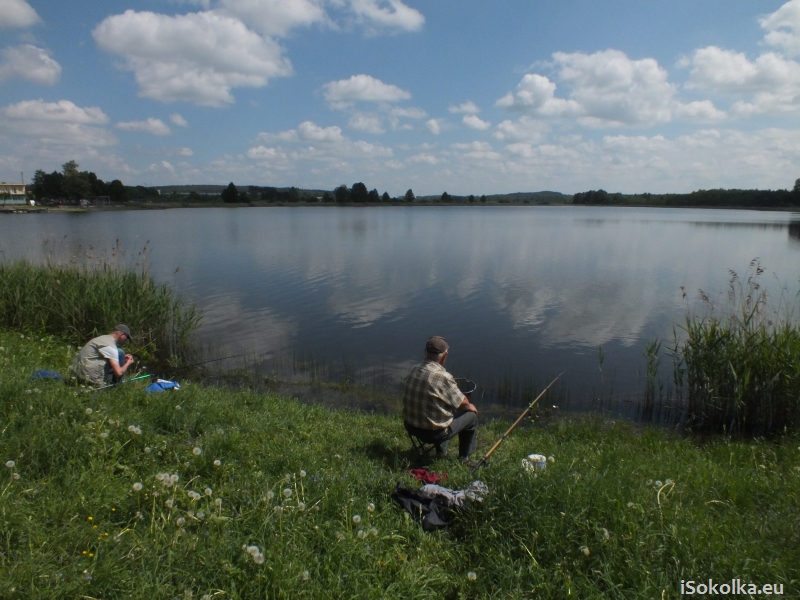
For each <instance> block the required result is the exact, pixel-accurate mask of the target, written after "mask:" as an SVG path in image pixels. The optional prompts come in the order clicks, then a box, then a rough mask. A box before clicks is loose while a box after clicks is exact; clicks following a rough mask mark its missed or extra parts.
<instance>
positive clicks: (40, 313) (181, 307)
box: [0, 261, 201, 365]
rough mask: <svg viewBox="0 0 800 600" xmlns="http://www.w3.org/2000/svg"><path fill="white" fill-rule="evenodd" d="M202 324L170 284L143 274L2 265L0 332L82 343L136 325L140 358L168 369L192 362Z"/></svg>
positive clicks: (108, 269)
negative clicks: (123, 325)
mask: <svg viewBox="0 0 800 600" xmlns="http://www.w3.org/2000/svg"><path fill="white" fill-rule="evenodd" d="M200 322H201V315H200V313H199V312H198V310H197V309H196V308H195V307H194V306H190V305H187V304H186V303H184V302H183V301H182V300H181V299H180V298H179V297H177V296H176V295H175V293H174V292H173V291H172V290H171V289H170V288H169V287H167V286H166V285H158V284H156V283H155V281H154V280H153V279H152V277H150V276H149V275H148V273H147V271H146V269H145V268H144V267H142V269H141V270H140V271H134V270H131V269H124V268H119V267H115V266H112V265H109V264H108V263H103V264H101V265H96V266H91V265H82V266H79V265H53V264H49V265H34V264H31V263H28V262H24V261H20V262H13V263H2V264H0V327H3V328H7V329H14V330H20V331H28V332H35V333H46V334H51V335H57V336H59V337H62V338H65V339H68V340H69V341H70V342H71V343H73V344H76V345H80V344H83V343H85V342H86V341H87V340H88V339H90V338H92V337H95V336H98V335H102V334H105V333H108V332H109V331H111V329H112V328H113V327H114V325H116V324H117V323H126V324H127V325H129V326H130V328H131V330H132V332H133V334H134V336H135V340H134V343H133V347H134V350H135V352H136V354H137V355H138V356H139V357H140V358H141V359H143V360H148V361H155V362H158V363H161V364H167V363H169V364H173V365H174V364H181V363H185V362H186V361H187V360H188V359H189V358H190V356H191V355H192V353H193V346H192V340H193V336H194V333H195V332H196V331H197V328H198V327H199V325H200Z"/></svg>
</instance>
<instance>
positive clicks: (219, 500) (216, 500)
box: [214, 498, 222, 508]
mask: <svg viewBox="0 0 800 600" xmlns="http://www.w3.org/2000/svg"><path fill="white" fill-rule="evenodd" d="M214 504H216V505H217V507H218V508H219V507H220V506H222V498H217V499H215V500H214Z"/></svg>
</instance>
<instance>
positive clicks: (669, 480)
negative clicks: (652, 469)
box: [664, 479, 675, 485]
mask: <svg viewBox="0 0 800 600" xmlns="http://www.w3.org/2000/svg"><path fill="white" fill-rule="evenodd" d="M664 485H675V482H674V481H672V479H667V480H666V481H665V482H664Z"/></svg>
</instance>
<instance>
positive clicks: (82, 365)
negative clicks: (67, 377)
mask: <svg viewBox="0 0 800 600" xmlns="http://www.w3.org/2000/svg"><path fill="white" fill-rule="evenodd" d="M108 360H119V354H118V350H117V342H116V340H115V339H114V336H112V335H101V336H99V337H96V338H94V339H92V340H89V342H88V343H87V344H86V345H85V346H84V347H83V348H81V351H80V352H78V356H76V357H75V360H74V361H73V363H72V366H71V367H70V370H71V371H72V372H73V373H75V375H76V376H77V377H78V378H79V379H82V380H84V381H86V382H87V383H91V384H94V385H103V383H105V376H106V364H107V361H108Z"/></svg>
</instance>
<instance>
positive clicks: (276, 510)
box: [275, 506, 283, 515]
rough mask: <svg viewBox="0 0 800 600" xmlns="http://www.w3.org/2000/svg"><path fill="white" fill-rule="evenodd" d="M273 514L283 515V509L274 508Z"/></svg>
mask: <svg viewBox="0 0 800 600" xmlns="http://www.w3.org/2000/svg"><path fill="white" fill-rule="evenodd" d="M275 514H276V515H282V514H283V507H282V506H276V507H275Z"/></svg>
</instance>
